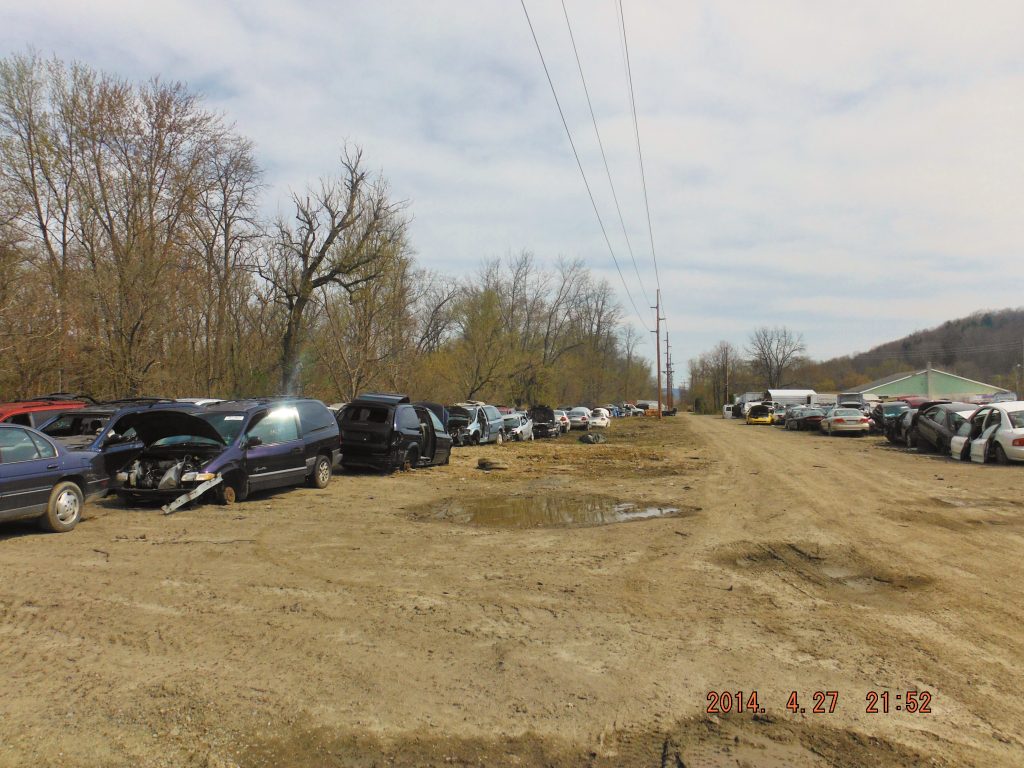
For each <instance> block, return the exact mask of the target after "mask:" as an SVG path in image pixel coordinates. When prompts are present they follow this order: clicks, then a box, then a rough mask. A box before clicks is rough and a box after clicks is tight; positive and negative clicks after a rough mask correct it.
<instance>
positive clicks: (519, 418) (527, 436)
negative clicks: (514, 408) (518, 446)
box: [505, 413, 533, 442]
mask: <svg viewBox="0 0 1024 768" xmlns="http://www.w3.org/2000/svg"><path fill="white" fill-rule="evenodd" d="M505 439H506V440H517V441H520V442H521V441H523V440H533V419H531V418H530V417H529V416H526V415H525V414H522V413H510V414H509V415H508V416H506V417H505Z"/></svg>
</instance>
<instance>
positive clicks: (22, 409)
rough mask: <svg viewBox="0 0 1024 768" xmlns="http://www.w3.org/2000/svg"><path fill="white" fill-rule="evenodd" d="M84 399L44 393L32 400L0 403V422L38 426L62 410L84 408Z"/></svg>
mask: <svg viewBox="0 0 1024 768" xmlns="http://www.w3.org/2000/svg"><path fill="white" fill-rule="evenodd" d="M86 399H87V398H79V397H74V396H70V395H44V396H43V397H37V398H33V399H32V400H15V401H14V402H10V403H0V423H6V424H19V425H21V426H23V427H35V428H39V426H40V425H42V424H44V423H46V422H47V421H49V420H50V419H52V418H53V417H54V416H56V415H57V414H58V413H60V412H62V411H70V410H72V409H74V408H84V407H85V405H86Z"/></svg>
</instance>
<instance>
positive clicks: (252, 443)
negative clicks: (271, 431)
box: [245, 435, 263, 448]
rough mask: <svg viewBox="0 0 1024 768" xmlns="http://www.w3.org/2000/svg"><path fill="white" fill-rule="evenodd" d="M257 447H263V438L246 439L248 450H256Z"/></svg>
mask: <svg viewBox="0 0 1024 768" xmlns="http://www.w3.org/2000/svg"><path fill="white" fill-rule="evenodd" d="M257 445H263V438H261V437H256V436H255V435H253V436H252V437H247V438H246V439H245V447H246V448H255V447H256V446H257Z"/></svg>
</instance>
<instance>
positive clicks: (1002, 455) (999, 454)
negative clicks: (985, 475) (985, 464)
mask: <svg viewBox="0 0 1024 768" xmlns="http://www.w3.org/2000/svg"><path fill="white" fill-rule="evenodd" d="M992 453H993V455H994V456H995V458H996V464H1002V465H1003V466H1004V467H1005V466H1006V465H1007V464H1009V463H1010V458H1009V457H1008V456H1007V455H1006V451H1004V450H1003V446H1001V445H1000V444H999V443H996V447H995V449H994V450H993V451H992Z"/></svg>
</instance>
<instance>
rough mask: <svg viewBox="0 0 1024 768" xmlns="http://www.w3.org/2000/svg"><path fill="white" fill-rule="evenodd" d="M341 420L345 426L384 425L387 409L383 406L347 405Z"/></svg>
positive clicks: (386, 419)
mask: <svg viewBox="0 0 1024 768" xmlns="http://www.w3.org/2000/svg"><path fill="white" fill-rule="evenodd" d="M342 418H343V420H344V421H345V422H346V423H347V424H386V423H387V421H388V409H387V406H383V405H349V406H348V407H347V408H346V409H345V415H344V416H343V417H342Z"/></svg>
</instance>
